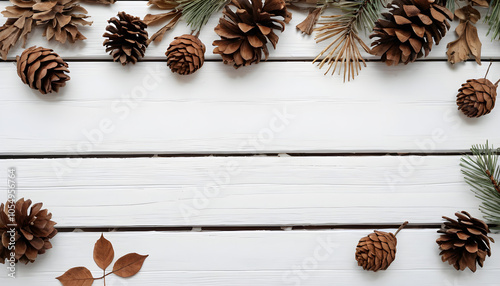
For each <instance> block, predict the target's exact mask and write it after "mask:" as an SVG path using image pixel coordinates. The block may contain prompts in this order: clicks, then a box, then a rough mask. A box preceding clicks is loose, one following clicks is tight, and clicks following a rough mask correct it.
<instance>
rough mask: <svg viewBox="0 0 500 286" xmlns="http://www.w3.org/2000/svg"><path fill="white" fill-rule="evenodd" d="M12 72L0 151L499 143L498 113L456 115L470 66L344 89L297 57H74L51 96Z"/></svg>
mask: <svg viewBox="0 0 500 286" xmlns="http://www.w3.org/2000/svg"><path fill="white" fill-rule="evenodd" d="M15 70H16V68H15V66H14V64H13V63H0V74H2V75H3V84H2V85H1V86H0V94H2V97H1V98H0V121H1V122H2V125H0V154H3V155H6V154H10V155H20V154H24V155H27V154H31V155H34V154H37V155H39V154H72V155H79V154H127V153H146V154H168V153H188V154H189V153H209V154H212V153H261V152H272V153H283V152H326V153H330V152H331V153H337V152H408V151H413V152H443V151H445V152H447V151H452V152H457V151H459V152H463V151H467V150H468V149H469V148H470V146H471V145H472V144H478V143H484V142H485V141H486V139H490V141H491V142H492V143H497V142H500V134H499V133H498V132H492V130H496V127H497V123H498V122H499V120H500V113H498V112H495V110H494V111H493V112H492V113H491V114H489V115H487V116H484V117H483V118H480V119H469V118H467V117H465V116H464V115H463V114H462V113H460V112H459V111H457V107H456V103H455V98H456V94H457V90H458V88H459V87H460V85H461V83H463V82H465V80H466V79H468V78H471V77H477V76H481V75H483V74H484V72H485V70H486V66H485V65H484V66H482V67H480V66H477V65H476V64H475V63H472V62H469V63H467V64H465V65H464V66H462V67H460V68H458V69H451V68H449V67H448V66H447V65H446V64H443V63H440V62H425V63H414V64H412V65H411V66H399V67H387V66H385V65H384V64H383V63H370V64H369V67H368V68H367V69H365V70H364V71H363V73H362V74H361V75H360V76H359V78H358V79H356V80H355V81H354V82H350V83H346V84H344V83H342V81H341V79H340V78H338V77H336V78H330V77H328V76H322V75H321V74H320V73H319V72H318V70H316V69H315V68H314V67H313V66H312V65H310V64H309V63H301V62H269V63H263V64H260V65H257V66H253V67H250V68H247V69H240V70H237V71H234V70H233V69H232V68H230V67H227V66H224V65H222V64H220V63H215V62H209V63H206V65H205V67H204V68H203V69H202V70H200V71H199V72H198V73H196V74H194V75H193V76H190V77H182V76H174V75H173V74H171V73H170V72H169V71H168V70H167V67H166V65H165V64H164V63H159V62H148V63H145V62H143V63H138V64H137V65H136V66H131V67H126V68H123V67H122V66H121V65H118V64H116V63H111V62H101V63H96V62H73V63H70V70H71V77H72V79H71V80H70V81H69V83H68V84H67V86H66V87H64V88H63V89H62V90H61V92H60V93H59V94H58V95H49V96H40V95H39V94H38V92H37V91H34V90H31V89H29V87H28V86H26V85H24V84H22V82H21V81H20V79H19V78H18V76H17V74H16V72H15ZM499 71H500V67H499V66H497V65H494V66H493V67H492V69H491V71H490V77H492V78H494V77H496V76H498V75H499ZM415 74H418V75H419V76H418V77H415ZM441 79H446V80H441ZM4 122H5V123H4ZM497 145H498V144H497Z"/></svg>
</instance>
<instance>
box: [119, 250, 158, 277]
mask: <svg viewBox="0 0 500 286" xmlns="http://www.w3.org/2000/svg"><path fill="white" fill-rule="evenodd" d="M148 256H149V255H140V254H137V253H129V254H126V255H124V256H122V257H121V258H119V259H118V260H117V261H116V262H115V265H114V266H113V273H114V274H116V275H118V276H120V277H123V278H126V277H130V276H134V275H135V274H137V272H139V270H141V268H142V264H144V260H146V258H147V257H148Z"/></svg>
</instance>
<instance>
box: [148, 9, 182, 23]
mask: <svg viewBox="0 0 500 286" xmlns="http://www.w3.org/2000/svg"><path fill="white" fill-rule="evenodd" d="M177 14H178V12H176V11H171V12H168V13H161V14H156V15H153V14H147V15H146V16H144V20H143V21H144V23H146V25H148V26H149V25H155V24H158V23H160V22H162V21H166V20H168V19H170V18H172V17H174V16H176V15H177Z"/></svg>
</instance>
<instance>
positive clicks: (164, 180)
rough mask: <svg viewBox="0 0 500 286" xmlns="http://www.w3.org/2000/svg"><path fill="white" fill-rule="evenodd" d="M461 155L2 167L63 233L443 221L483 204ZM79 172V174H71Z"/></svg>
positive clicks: (67, 162) (111, 161)
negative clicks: (42, 206) (469, 181)
mask: <svg viewBox="0 0 500 286" xmlns="http://www.w3.org/2000/svg"><path fill="white" fill-rule="evenodd" d="M459 161H460V157H458V156H450V157H448V156H447V157H441V156H428V157H418V156H411V157H399V156H391V157H203V158H128V159H83V160H78V159H72V160H70V159H50V160H49V159H44V160H3V161H0V166H1V167H0V172H2V173H5V172H6V171H7V168H9V167H12V166H16V168H17V170H18V173H19V179H18V183H19V186H20V191H19V192H18V196H19V197H21V196H23V197H28V198H31V199H32V200H34V201H37V202H38V201H45V202H46V205H45V207H47V208H48V209H50V210H51V211H52V212H53V214H54V219H55V220H56V221H57V222H58V226H60V227H66V228H68V227H76V228H82V227H86V226H87V225H88V224H89V222H91V224H92V226H95V227H127V226H140V227H145V226H155V227H156V226H188V227H189V226H251V225H254V226H255V225H256V226H285V225H336V224H337V225H338V224H344V225H345V224H381V223H383V224H393V225H394V224H398V223H399V222H400V221H401V220H408V221H410V222H411V223H416V224H440V223H441V216H443V215H449V216H451V215H453V214H454V213H455V212H457V211H460V210H464V209H465V210H470V211H471V212H472V214H474V215H480V213H479V211H477V206H478V205H479V200H478V199H476V198H475V197H474V195H473V193H472V192H470V191H469V187H468V186H467V185H466V184H465V182H464V181H463V179H462V176H461V174H460V170H459V167H458V165H459ZM71 166H77V167H71Z"/></svg>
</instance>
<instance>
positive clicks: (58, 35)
mask: <svg viewBox="0 0 500 286" xmlns="http://www.w3.org/2000/svg"><path fill="white" fill-rule="evenodd" d="M77 2H78V0H55V1H45V2H38V3H36V4H35V5H33V10H34V12H35V14H34V15H33V19H35V20H37V22H36V24H37V26H40V25H43V26H45V31H44V32H43V36H46V37H47V40H51V39H52V38H55V40H56V41H58V42H60V43H63V44H64V43H66V40H67V41H69V42H70V43H74V42H76V41H77V40H85V39H86V38H85V36H83V35H82V33H80V31H78V27H77V26H78V25H82V26H83V25H89V26H90V25H92V22H88V21H85V20H84V19H85V18H88V17H89V16H87V15H85V14H87V10H85V8H83V7H82V6H80V5H79V4H77Z"/></svg>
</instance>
